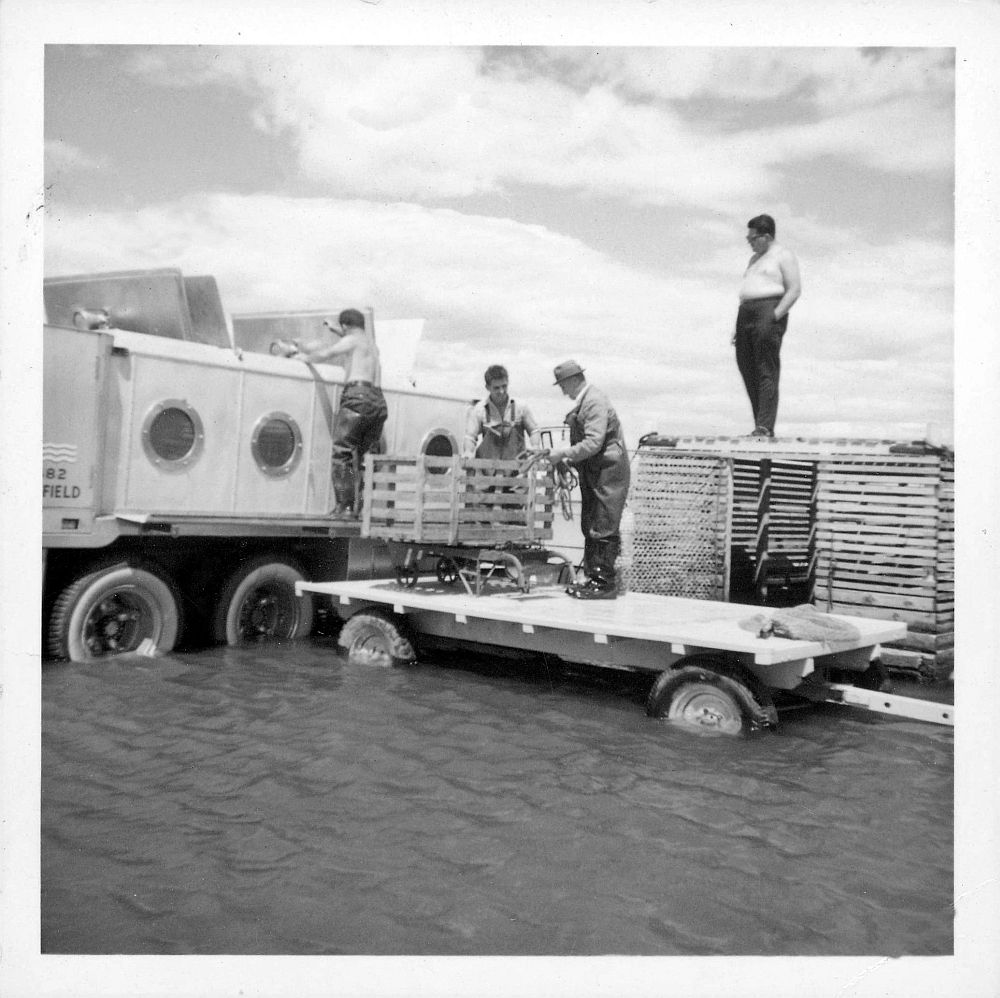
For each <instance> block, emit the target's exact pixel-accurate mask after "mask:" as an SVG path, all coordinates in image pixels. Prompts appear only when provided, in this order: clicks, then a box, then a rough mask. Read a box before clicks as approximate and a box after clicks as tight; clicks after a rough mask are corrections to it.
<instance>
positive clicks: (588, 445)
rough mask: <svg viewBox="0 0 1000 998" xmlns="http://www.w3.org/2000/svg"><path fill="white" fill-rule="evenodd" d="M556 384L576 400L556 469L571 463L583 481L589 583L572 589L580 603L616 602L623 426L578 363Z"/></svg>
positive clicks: (570, 363) (625, 477)
mask: <svg viewBox="0 0 1000 998" xmlns="http://www.w3.org/2000/svg"><path fill="white" fill-rule="evenodd" d="M554 374H555V379H556V380H555V384H557V385H558V386H559V387H560V389H561V390H562V393H563V394H564V395H567V396H569V397H570V398H571V399H574V400H575V401H576V406H575V407H574V408H573V410H572V411H571V412H570V413H569V414H568V415H567V416H566V419H565V422H566V424H567V425H568V426H569V442H570V446H569V447H566V448H555V449H553V450H550V451H549V452H548V458H549V460H550V461H551V462H552V463H553V464H554V465H557V466H558V465H559V464H563V463H565V464H569V465H572V466H573V467H575V468H576V469H577V472H578V474H579V476H580V499H581V503H580V529H581V530H582V531H583V568H584V571H585V572H586V573H587V581H586V582H584V583H583V584H582V585H574V586H570V587H569V589H568V590H567V592H569V594H570V595H571V596H573V597H575V598H576V599H615V597H616V596H617V595H618V593H617V590H616V589H615V559H616V558H617V557H618V549H619V547H620V544H621V535H620V533H619V529H620V525H621V519H622V513H623V512H624V510H625V500H626V498H627V497H628V486H629V459H628V451H627V450H626V447H625V438H624V436H623V435H622V427H621V422H620V421H619V419H618V415H617V413H616V412H615V410H614V408H612V405H611V403H610V402H609V401H608V397H607V396H606V395H605V394H604V392H602V391H601V390H600V389H599V388H595V387H594V386H593V385H589V384H587V379H586V378H585V377H584V372H583V368H582V367H580V365H579V364H578V363H577V362H576V361H575V360H567V361H565V362H564V363H562V364H560V365H559V366H558V367H556V369H555V371H554Z"/></svg>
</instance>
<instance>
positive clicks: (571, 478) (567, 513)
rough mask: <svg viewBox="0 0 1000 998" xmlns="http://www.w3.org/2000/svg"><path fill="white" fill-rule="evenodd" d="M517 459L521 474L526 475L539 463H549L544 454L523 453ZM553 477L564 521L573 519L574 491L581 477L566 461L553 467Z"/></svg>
mask: <svg viewBox="0 0 1000 998" xmlns="http://www.w3.org/2000/svg"><path fill="white" fill-rule="evenodd" d="M517 459H518V460H519V461H520V462H521V467H520V473H521V474H522V475H526V474H527V473H528V472H529V471H531V469H532V468H534V466H535V465H536V464H538V462H539V461H548V459H549V458H548V454H546V453H544V452H534V453H533V452H531V451H522V452H521V453H520V454H518V456H517ZM552 477H553V479H554V482H555V495H556V499H557V500H558V502H559V508H560V510H562V515H563V519H564V520H572V519H573V489H575V488H576V487H577V485H578V484H579V481H580V477H579V475H577V473H576V472H575V471H574V470H573V469H572V468H571V467H570V466H569V465H568V464H566V462H565V461H560V462H559V463H558V464H553V465H552Z"/></svg>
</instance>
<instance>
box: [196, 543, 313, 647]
mask: <svg viewBox="0 0 1000 998" xmlns="http://www.w3.org/2000/svg"><path fill="white" fill-rule="evenodd" d="M304 579H305V576H303V574H302V572H300V571H299V569H298V568H297V567H296V566H295V565H292V564H290V563H288V562H286V561H280V560H277V559H275V558H274V557H271V556H265V557H261V558H255V559H254V560H253V561H250V562H248V563H247V564H245V565H242V566H241V567H240V568H239V570H238V571H236V572H234V573H233V574H232V575H231V576H230V577H229V579H228V580H227V582H226V584H225V585H224V586H223V588H222V594H221V596H220V598H219V602H218V606H217V608H216V611H215V619H214V621H213V625H212V636H213V637H214V639H215V640H216V641H217V642H225V643H226V644H228V645H238V644H246V643H249V642H253V641H290V640H293V639H295V638H301V637H307V636H308V634H309V632H310V631H311V630H312V622H313V602H312V596H311V595H310V594H308V593H306V594H304V595H303V596H302V597H299V596H296V595H295V583H296V582H302V581H304Z"/></svg>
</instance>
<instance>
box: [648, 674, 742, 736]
mask: <svg viewBox="0 0 1000 998" xmlns="http://www.w3.org/2000/svg"><path fill="white" fill-rule="evenodd" d="M667 720H670V721H676V722H677V723H679V724H683V725H684V726H685V727H689V728H699V729H704V730H709V731H717V732H719V734H722V735H738V734H739V733H740V732H741V731H742V730H743V711H742V710H741V709H740V705H739V704H738V703H737V702H736V698H735V697H734V696H732V694H730V693H727V692H726V690H723V689H720V688H719V687H718V686H713V685H712V684H710V683H684V684H683V685H682V686H681V687H680V688H679V689H678V690H675V691H674V695H673V696H672V697H671V698H670V706H669V707H668V708H667Z"/></svg>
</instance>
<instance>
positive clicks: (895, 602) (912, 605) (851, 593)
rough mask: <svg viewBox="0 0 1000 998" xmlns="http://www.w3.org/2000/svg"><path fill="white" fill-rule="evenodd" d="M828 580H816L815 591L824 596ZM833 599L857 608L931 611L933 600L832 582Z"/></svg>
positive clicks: (931, 598)
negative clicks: (879, 607)
mask: <svg viewBox="0 0 1000 998" xmlns="http://www.w3.org/2000/svg"><path fill="white" fill-rule="evenodd" d="M827 588H828V580H827V579H826V578H824V577H822V576H820V578H818V579H817V589H818V591H819V592H820V593H822V594H824V595H825V594H826V591H827ZM831 592H832V594H833V599H834V601H835V602H838V603H852V604H855V605H857V606H881V607H886V608H888V609H899V610H920V611H931V612H932V611H933V610H934V609H935V606H934V599H933V597H930V596H905V595H897V594H895V593H887V592H884V591H882V590H878V589H866V588H857V587H855V586H842V585H837V582H836V580H835V581H834V584H833V587H832V589H831Z"/></svg>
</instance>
